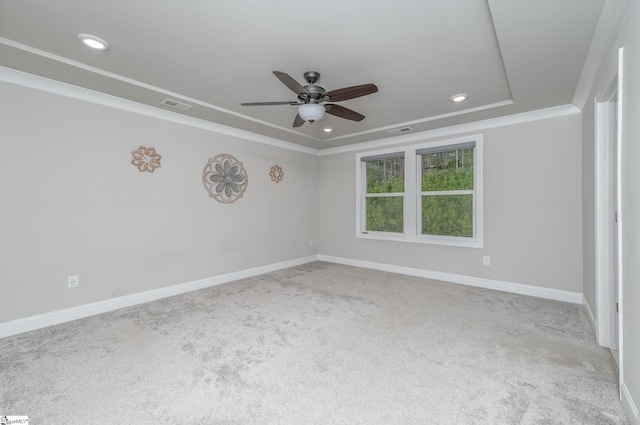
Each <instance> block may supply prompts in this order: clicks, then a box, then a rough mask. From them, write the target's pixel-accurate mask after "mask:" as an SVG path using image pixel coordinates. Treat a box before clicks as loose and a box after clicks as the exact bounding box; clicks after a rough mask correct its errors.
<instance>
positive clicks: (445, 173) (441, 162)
mask: <svg viewBox="0 0 640 425" xmlns="http://www.w3.org/2000/svg"><path fill="white" fill-rule="evenodd" d="M357 161H358V167H359V169H360V172H359V173H357V193H358V204H357V218H356V225H357V230H356V236H358V237H361V238H369V239H386V240H396V241H406V242H418V243H430V244H440V245H454V246H469V247H482V196H481V192H482V184H481V182H482V178H481V177H482V174H481V171H482V170H481V166H482V136H481V135H475V136H471V137H469V138H459V139H453V140H444V141H439V142H432V143H425V144H420V145H413V146H407V147H404V148H401V149H396V150H386V151H377V152H366V153H362V154H358V155H357Z"/></svg>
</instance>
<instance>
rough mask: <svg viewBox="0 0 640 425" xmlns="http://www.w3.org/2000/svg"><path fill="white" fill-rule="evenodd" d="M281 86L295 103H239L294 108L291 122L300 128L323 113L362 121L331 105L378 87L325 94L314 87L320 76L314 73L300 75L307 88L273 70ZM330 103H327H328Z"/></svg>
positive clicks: (352, 88)
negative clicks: (289, 106)
mask: <svg viewBox="0 0 640 425" xmlns="http://www.w3.org/2000/svg"><path fill="white" fill-rule="evenodd" d="M273 74H274V75H275V76H276V77H278V79H279V80H280V81H282V83H284V85H285V86H287V87H289V89H290V90H291V91H293V92H294V93H295V94H297V95H298V100H297V101H286V100H285V101H282V102H253V103H241V105H242V106H268V105H296V106H298V113H297V115H296V118H295V119H294V120H293V126H294V127H300V126H302V125H303V124H304V123H305V122H306V121H308V122H309V123H314V122H315V121H318V120H320V119H321V118H322V117H323V116H324V113H325V112H326V113H328V114H331V115H334V116H336V117H340V118H345V119H348V120H352V121H362V120H363V119H364V115H362V114H359V113H357V112H356V111H352V110H351V109H349V108H345V107H344V106H340V105H336V104H335V103H333V102H341V101H343V100H349V99H354V98H356V97H360V96H366V95H368V94H372V93H376V92H377V91H378V87H376V85H375V84H361V85H358V86H351V87H344V88H341V89H337V90H331V91H326V90H325V89H323V88H322V87H320V86H316V85H315V84H316V83H317V82H318V81H319V80H320V73H319V72H316V71H307V72H305V73H304V79H305V80H306V81H307V83H309V85H307V86H302V85H300V84H299V83H298V82H297V81H296V80H294V79H293V78H292V77H291V76H290V75H289V74H286V73H284V72H280V71H273ZM329 102H331V103H329Z"/></svg>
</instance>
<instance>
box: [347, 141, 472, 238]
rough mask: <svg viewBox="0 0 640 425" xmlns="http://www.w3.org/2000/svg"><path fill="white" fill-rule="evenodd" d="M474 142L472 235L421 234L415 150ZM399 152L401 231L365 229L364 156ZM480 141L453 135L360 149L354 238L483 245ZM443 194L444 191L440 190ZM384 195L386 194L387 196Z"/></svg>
mask: <svg viewBox="0 0 640 425" xmlns="http://www.w3.org/2000/svg"><path fill="white" fill-rule="evenodd" d="M466 143H474V145H475V146H474V155H473V161H474V162H473V169H474V189H473V191H469V190H464V191H462V190H461V191H456V192H457V194H464V193H462V192H465V193H466V192H472V195H473V211H472V214H473V236H472V237H465V236H444V235H423V234H422V216H421V214H422V210H421V208H422V194H423V192H422V163H421V161H422V158H421V155H419V154H418V151H420V150H424V149H429V148H440V147H447V146H451V147H455V145H463V144H466ZM392 154H398V155H397V156H404V173H405V175H404V198H403V232H402V233H392V232H381V231H367V230H366V213H367V211H366V198H367V193H366V187H365V185H366V162H365V161H364V160H363V158H373V157H376V156H384V155H392ZM482 157H483V140H482V135H481V134H475V135H469V136H464V137H456V138H451V139H444V140H437V141H431V142H423V143H419V144H413V145H407V146H402V147H397V148H388V149H382V150H376V151H367V152H359V153H357V154H356V170H357V172H356V237H357V238H362V239H376V240H388V241H397V242H411V243H422V244H430V245H446V246H460V247H469V248H482V247H483V246H484V238H483V235H484V232H483V217H482V211H483V208H482V198H483V196H482V193H483V187H482V183H483V179H482V175H483V172H482V164H483V159H482ZM443 194H444V193H443ZM385 196H389V195H386V194H385Z"/></svg>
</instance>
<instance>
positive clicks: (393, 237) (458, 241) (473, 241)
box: [356, 232, 484, 248]
mask: <svg viewBox="0 0 640 425" xmlns="http://www.w3.org/2000/svg"><path fill="white" fill-rule="evenodd" d="M356 237H357V238H360V239H373V240H381V241H392V242H409V243H418V244H426V245H445V246H457V247H464V248H483V246H484V244H483V242H482V240H481V239H478V238H459V237H454V236H408V235H405V234H403V233H385V232H367V233H363V232H357V233H356Z"/></svg>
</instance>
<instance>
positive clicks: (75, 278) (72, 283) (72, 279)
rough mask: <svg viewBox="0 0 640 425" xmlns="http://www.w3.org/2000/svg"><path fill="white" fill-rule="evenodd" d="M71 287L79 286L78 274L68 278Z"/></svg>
mask: <svg viewBox="0 0 640 425" xmlns="http://www.w3.org/2000/svg"><path fill="white" fill-rule="evenodd" d="M68 284H69V288H75V287H77V286H78V275H75V276H69V280H68Z"/></svg>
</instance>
